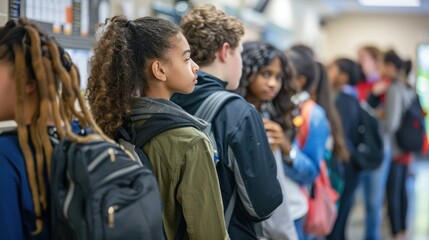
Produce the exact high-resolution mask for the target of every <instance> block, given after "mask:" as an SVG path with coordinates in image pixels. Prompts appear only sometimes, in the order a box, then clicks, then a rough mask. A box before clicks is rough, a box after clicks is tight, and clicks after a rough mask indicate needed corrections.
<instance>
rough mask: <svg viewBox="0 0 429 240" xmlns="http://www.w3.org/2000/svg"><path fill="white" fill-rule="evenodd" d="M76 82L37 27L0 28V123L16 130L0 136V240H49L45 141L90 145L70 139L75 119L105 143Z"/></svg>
mask: <svg viewBox="0 0 429 240" xmlns="http://www.w3.org/2000/svg"><path fill="white" fill-rule="evenodd" d="M78 76H79V74H78V69H77V67H76V66H75V65H74V64H73V63H72V62H71V60H70V57H69V55H68V54H66V53H65V52H64V49H63V48H61V47H59V46H58V45H57V43H56V42H55V41H54V40H53V39H52V38H51V37H49V36H48V35H45V34H44V33H43V32H41V31H40V30H39V28H38V27H37V26H36V25H34V24H32V23H30V22H29V21H27V20H26V19H23V18H21V19H19V20H9V21H8V22H7V23H6V24H5V25H4V26H3V27H1V28H0V121H4V120H14V121H15V122H16V123H17V126H18V127H17V130H16V131H10V132H6V133H2V134H1V135H0V196H1V198H0V226H1V227H0V228H1V230H0V239H49V229H50V220H49V192H50V189H49V184H48V183H49V170H50V166H51V155H52V145H51V141H50V135H52V136H53V137H55V136H56V135H58V137H59V138H61V139H62V138H64V137H67V138H68V139H70V140H73V141H75V142H81V143H82V142H88V141H90V140H93V139H92V138H93V137H92V136H87V137H83V136H78V135H76V134H74V132H73V130H74V129H76V128H75V127H77V126H75V125H71V120H73V119H75V118H77V119H79V123H80V124H81V125H82V126H83V127H88V126H92V127H93V128H94V131H95V132H96V133H99V134H100V135H101V136H102V137H103V138H105V139H108V138H107V137H105V136H104V135H103V133H101V130H100V129H99V128H98V127H97V125H96V124H95V122H94V120H93V119H92V117H91V115H90V114H89V110H88V109H87V108H86V107H85V105H84V100H83V98H82V96H81V94H80V91H79V78H78ZM76 101H77V102H78V103H79V107H80V109H79V110H78V109H77V108H76V107H75V102H76ZM81 111H82V112H81ZM54 133H56V134H54Z"/></svg>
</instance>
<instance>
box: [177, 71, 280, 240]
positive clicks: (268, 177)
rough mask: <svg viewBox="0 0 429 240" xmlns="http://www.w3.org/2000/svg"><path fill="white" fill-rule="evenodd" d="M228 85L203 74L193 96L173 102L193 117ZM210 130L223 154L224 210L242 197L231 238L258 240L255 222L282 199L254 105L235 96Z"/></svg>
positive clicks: (220, 176)
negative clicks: (230, 155) (235, 194)
mask: <svg viewBox="0 0 429 240" xmlns="http://www.w3.org/2000/svg"><path fill="white" fill-rule="evenodd" d="M226 85H227V83H226V82H223V81H221V80H220V79H217V78H216V77H214V76H212V75H210V74H208V73H205V72H202V71H199V72H198V84H197V86H196V87H195V90H194V92H193V93H191V94H188V95H182V94H176V95H174V96H173V98H172V101H173V102H175V103H177V104H178V105H180V106H181V107H182V108H183V109H185V110H186V111H187V112H189V113H190V114H195V112H196V111H197V109H198V108H199V106H200V105H201V103H202V102H203V101H204V99H206V98H207V97H208V96H209V95H210V94H211V93H213V92H216V91H226V90H225V87H226ZM212 128H213V132H214V135H215V139H216V143H217V147H218V151H219V160H220V162H219V164H217V172H218V176H219V182H220V187H221V192H222V200H223V205H224V209H225V210H226V208H227V206H228V203H229V200H230V198H231V195H232V192H233V189H234V187H235V186H237V190H238V196H239V197H237V201H236V204H235V208H234V212H233V215H232V218H231V221H230V225H229V228H228V233H229V235H230V237H231V239H233V240H235V239H237V240H241V239H256V234H255V226H254V223H255V222H258V221H260V220H263V219H265V218H267V217H269V216H270V215H271V213H272V212H273V211H274V210H275V209H276V208H277V207H278V206H279V205H280V204H281V203H282V200H283V196H282V192H281V189H280V184H279V182H278V181H277V178H276V174H277V172H276V171H277V170H276V162H275V159H274V157H273V154H272V151H271V149H270V146H269V144H268V140H267V135H266V133H265V129H264V126H263V124H262V120H261V117H260V115H259V113H258V112H257V110H256V109H255V108H254V107H253V106H251V105H250V104H249V103H247V102H246V101H245V100H244V99H243V98H241V97H240V98H239V97H237V98H235V99H232V100H230V101H229V102H227V103H225V104H224V106H223V107H222V108H221V109H220V110H219V112H218V114H217V116H216V117H215V118H214V119H213V122H212ZM228 147H230V148H231V150H232V151H233V153H234V156H235V158H236V161H235V162H234V163H230V162H229V159H228ZM228 165H230V166H228ZM231 169H234V171H232V170H231Z"/></svg>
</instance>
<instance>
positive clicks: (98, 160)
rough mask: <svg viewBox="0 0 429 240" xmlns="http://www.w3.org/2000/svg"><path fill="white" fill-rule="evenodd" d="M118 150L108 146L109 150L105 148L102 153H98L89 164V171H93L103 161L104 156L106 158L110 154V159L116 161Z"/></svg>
mask: <svg viewBox="0 0 429 240" xmlns="http://www.w3.org/2000/svg"><path fill="white" fill-rule="evenodd" d="M116 153H117V152H116V151H115V150H114V149H113V148H108V149H107V150H104V151H103V152H102V153H100V155H98V156H97V157H96V158H95V159H94V160H93V161H92V162H91V163H90V164H89V165H88V172H92V171H93V170H94V169H95V168H96V167H97V166H98V165H100V163H101V162H102V161H103V159H104V158H106V157H107V156H108V155H109V156H110V161H111V162H115V161H116V156H115V154H116Z"/></svg>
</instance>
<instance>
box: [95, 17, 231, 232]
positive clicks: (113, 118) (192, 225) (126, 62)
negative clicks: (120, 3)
mask: <svg viewBox="0 0 429 240" xmlns="http://www.w3.org/2000/svg"><path fill="white" fill-rule="evenodd" d="M101 34H102V36H101V37H100V39H99V42H98V46H97V47H96V48H95V52H94V57H93V58H92V61H91V67H92V69H91V73H90V76H89V80H88V100H89V104H90V106H91V109H92V111H93V113H94V115H95V116H96V121H97V123H98V124H99V125H100V126H101V128H102V129H103V130H104V131H105V132H106V133H107V134H108V135H110V136H112V137H113V136H115V134H116V133H117V130H118V128H119V127H121V126H123V125H125V126H126V125H127V124H128V123H129V122H127V121H126V119H127V118H128V117H129V116H130V115H135V114H138V115H139V116H141V118H140V120H137V121H136V122H134V124H135V125H136V126H142V125H144V124H145V123H146V120H147V119H149V118H150V117H151V116H153V115H154V114H157V113H168V114H173V115H178V116H182V117H185V118H187V119H188V120H189V121H191V122H193V123H194V124H195V125H196V126H198V128H199V129H196V128H193V127H181V128H175V129H170V130H167V131H165V132H163V133H161V134H159V135H157V136H155V137H154V138H152V139H151V140H150V141H149V142H148V143H147V144H145V145H144V146H143V151H144V152H145V154H146V155H147V156H148V158H149V160H150V162H151V165H152V167H153V170H154V174H155V176H156V177H157V180H158V184H159V188H160V192H161V200H162V203H163V222H164V229H165V233H166V236H167V239H174V238H175V236H176V235H178V234H181V232H180V233H179V231H181V229H182V226H181V224H182V223H183V222H185V223H186V232H185V233H184V234H185V236H184V239H227V238H228V235H227V233H226V228H225V222H224V215H223V207H222V200H221V195H220V190H219V182H218V180H217V175H216V170H215V165H214V161H213V158H214V156H213V149H212V145H211V143H210V140H209V139H208V138H207V136H206V135H205V134H204V133H203V132H201V131H200V130H203V129H204V128H205V127H206V125H205V123H202V122H201V121H199V120H198V119H196V118H194V117H192V116H191V115H189V114H187V113H186V112H184V111H183V110H182V109H181V108H180V107H179V106H177V105H176V104H174V103H172V102H171V101H169V99H170V97H171V95H172V94H173V93H176V92H178V93H191V92H192V91H193V90H194V87H195V84H196V83H197V80H196V78H197V75H196V71H197V70H198V65H197V64H195V62H194V61H193V60H192V59H191V57H190V55H191V51H190V47H189V44H188V42H187V40H186V38H185V37H184V36H183V34H182V33H181V32H180V29H179V28H178V27H177V26H176V25H174V24H172V23H170V22H168V21H167V20H163V19H160V18H155V17H143V18H138V19H135V20H128V19H126V18H125V17H123V16H116V17H114V18H112V19H110V20H108V21H107V23H106V24H105V25H104V26H103V29H102V33H101ZM137 137H138V138H139V137H143V136H137ZM183 220H184V221H183Z"/></svg>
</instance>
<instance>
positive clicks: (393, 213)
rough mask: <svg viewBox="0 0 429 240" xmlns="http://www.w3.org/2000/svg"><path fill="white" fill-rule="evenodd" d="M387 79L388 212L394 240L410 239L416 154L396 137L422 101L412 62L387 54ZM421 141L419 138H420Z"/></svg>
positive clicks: (393, 53)
mask: <svg viewBox="0 0 429 240" xmlns="http://www.w3.org/2000/svg"><path fill="white" fill-rule="evenodd" d="M383 60H384V66H385V67H384V71H383V74H384V76H385V77H386V78H387V79H388V80H389V81H391V84H390V87H389V88H388V90H387V93H386V113H385V115H386V125H385V131H386V133H387V134H388V135H389V137H390V143H391V146H392V160H391V161H392V162H391V165H390V170H389V175H388V177H387V184H386V190H387V191H386V198H387V210H388V211H387V212H388V215H389V220H390V230H391V233H392V236H393V239H395V240H400V239H406V233H407V212H408V194H407V187H406V182H407V177H408V175H409V165H410V164H411V162H412V160H413V157H414V156H413V154H412V152H408V151H404V150H403V149H401V148H400V147H399V145H398V142H397V141H396V137H395V133H396V131H398V129H399V127H400V125H401V119H402V116H403V115H404V113H405V112H406V110H407V109H408V108H409V107H410V106H411V104H412V103H413V100H414V99H415V98H416V97H418V96H417V94H416V92H415V90H414V89H413V88H412V87H411V86H410V84H409V83H408V81H407V80H408V75H409V73H410V71H411V67H412V63H411V61H410V60H403V59H401V57H399V56H398V54H397V53H396V52H395V51H394V50H389V51H387V52H386V53H385V54H384V59H383ZM416 137H418V136H416Z"/></svg>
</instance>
